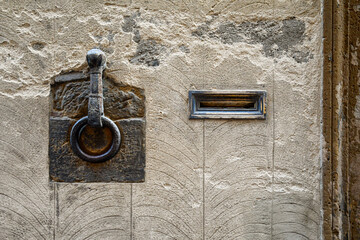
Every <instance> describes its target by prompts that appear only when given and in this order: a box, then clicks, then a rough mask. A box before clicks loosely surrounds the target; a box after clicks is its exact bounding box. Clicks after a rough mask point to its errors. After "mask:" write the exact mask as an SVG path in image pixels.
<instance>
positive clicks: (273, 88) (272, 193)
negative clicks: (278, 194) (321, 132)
mask: <svg viewBox="0 0 360 240" xmlns="http://www.w3.org/2000/svg"><path fill="white" fill-rule="evenodd" d="M272 5H273V9H272V15H273V16H272V17H275V0H273V1H272ZM273 44H275V41H274V43H273ZM275 67H276V64H275V58H274V60H273V70H272V141H273V142H272V154H271V164H272V166H271V208H270V209H271V214H270V238H271V239H273V232H274V177H275V176H274V174H275Z"/></svg>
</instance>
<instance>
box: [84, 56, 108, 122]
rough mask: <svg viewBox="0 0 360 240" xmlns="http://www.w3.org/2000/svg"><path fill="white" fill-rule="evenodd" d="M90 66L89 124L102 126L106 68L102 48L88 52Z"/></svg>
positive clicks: (87, 57) (87, 58)
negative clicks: (104, 73) (103, 80)
mask: <svg viewBox="0 0 360 240" xmlns="http://www.w3.org/2000/svg"><path fill="white" fill-rule="evenodd" d="M86 61H87V63H88V65H89V67H90V95H89V105H88V124H89V125H90V126H92V127H102V122H101V116H103V115H104V104H103V86H102V72H103V71H104V69H105V68H106V56H105V54H104V53H103V51H101V50H100V49H91V50H90V51H88V53H87V54H86Z"/></svg>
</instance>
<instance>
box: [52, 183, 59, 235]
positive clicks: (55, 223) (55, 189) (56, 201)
mask: <svg viewBox="0 0 360 240" xmlns="http://www.w3.org/2000/svg"><path fill="white" fill-rule="evenodd" d="M51 184H52V185H53V198H54V218H53V238H54V240H55V239H56V230H57V227H58V225H59V221H58V218H59V196H58V184H57V183H51Z"/></svg>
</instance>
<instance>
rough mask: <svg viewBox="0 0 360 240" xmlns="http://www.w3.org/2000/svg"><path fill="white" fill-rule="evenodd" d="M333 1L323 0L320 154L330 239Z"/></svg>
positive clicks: (326, 234)
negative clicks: (321, 142) (321, 141)
mask: <svg viewBox="0 0 360 240" xmlns="http://www.w3.org/2000/svg"><path fill="white" fill-rule="evenodd" d="M332 7H333V1H324V5H323V94H322V97H323V99H322V101H323V116H322V121H323V129H322V131H323V133H322V134H323V141H324V143H323V149H322V151H323V155H322V157H323V158H322V171H323V177H322V187H323V193H322V201H323V237H324V239H332V228H333V227H332V225H333V220H332V216H333V214H332V206H333V199H332V196H333V193H332V192H333V191H332V165H333V164H332V154H331V153H332V126H333V124H332V112H333V111H332V107H331V106H332V95H333V94H332V85H333V84H332V73H333V70H332V61H333V60H332V59H333V56H332V55H333V40H332V36H333V33H332V26H333V10H332Z"/></svg>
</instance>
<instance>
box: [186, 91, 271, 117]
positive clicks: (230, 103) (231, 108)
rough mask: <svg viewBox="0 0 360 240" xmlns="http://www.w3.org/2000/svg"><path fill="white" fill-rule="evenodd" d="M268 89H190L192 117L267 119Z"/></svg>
mask: <svg viewBox="0 0 360 240" xmlns="http://www.w3.org/2000/svg"><path fill="white" fill-rule="evenodd" d="M265 102H266V91H257V90H246V91H245V90H234V91H224V90H222V91H219V90H216V91H212V90H204V91H202V90H193V91H189V103H190V118H191V119H197V118H202V119H204V118H234V119H265V118H266V108H265Z"/></svg>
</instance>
